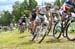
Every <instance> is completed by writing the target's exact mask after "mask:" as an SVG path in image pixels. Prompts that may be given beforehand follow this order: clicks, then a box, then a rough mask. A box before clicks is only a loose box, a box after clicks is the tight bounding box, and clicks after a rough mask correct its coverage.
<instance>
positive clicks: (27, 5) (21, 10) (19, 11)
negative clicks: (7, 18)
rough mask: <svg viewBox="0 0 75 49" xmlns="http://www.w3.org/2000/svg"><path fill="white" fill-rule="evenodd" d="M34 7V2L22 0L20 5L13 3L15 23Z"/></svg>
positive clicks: (35, 3)
mask: <svg viewBox="0 0 75 49" xmlns="http://www.w3.org/2000/svg"><path fill="white" fill-rule="evenodd" d="M36 6H37V2H36V1H35V0H24V2H22V3H19V2H15V4H14V5H13V12H12V13H13V14H14V15H15V21H16V22H17V21H18V20H19V18H20V17H21V16H22V15H23V14H26V15H28V14H29V12H30V11H31V10H32V9H34V8H35V7H36ZM26 12H27V13H26Z"/></svg>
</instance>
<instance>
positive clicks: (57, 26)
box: [53, 22, 61, 39]
mask: <svg viewBox="0 0 75 49" xmlns="http://www.w3.org/2000/svg"><path fill="white" fill-rule="evenodd" d="M60 36H61V23H59V22H56V24H55V25H54V28H53V37H54V38H56V39H59V38H60Z"/></svg>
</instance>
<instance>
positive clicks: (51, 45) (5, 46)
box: [0, 31, 75, 49]
mask: <svg viewBox="0 0 75 49" xmlns="http://www.w3.org/2000/svg"><path fill="white" fill-rule="evenodd" d="M29 39H30V33H28V32H25V33H23V34H20V33H19V32H18V31H7V32H1V33H0V49H75V41H68V40H67V39H65V38H63V37H61V38H60V39H59V40H56V39H54V38H53V37H52V36H47V37H46V38H45V39H44V41H43V42H42V43H40V44H38V43H35V42H31V41H29Z"/></svg>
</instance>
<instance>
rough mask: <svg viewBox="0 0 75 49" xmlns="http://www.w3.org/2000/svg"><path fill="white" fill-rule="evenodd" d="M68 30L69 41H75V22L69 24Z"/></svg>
mask: <svg viewBox="0 0 75 49" xmlns="http://www.w3.org/2000/svg"><path fill="white" fill-rule="evenodd" d="M66 30H67V31H66V37H67V39H68V40H70V41H73V40H75V21H71V23H69V24H68V26H67V29H66Z"/></svg>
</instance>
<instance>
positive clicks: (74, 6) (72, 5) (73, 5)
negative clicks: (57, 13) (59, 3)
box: [65, 0, 75, 8]
mask: <svg viewBox="0 0 75 49" xmlns="http://www.w3.org/2000/svg"><path fill="white" fill-rule="evenodd" d="M65 3H66V5H67V6H69V7H71V8H75V2H74V3H71V1H70V0H66V1H65Z"/></svg>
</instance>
